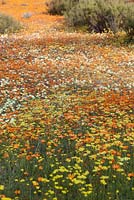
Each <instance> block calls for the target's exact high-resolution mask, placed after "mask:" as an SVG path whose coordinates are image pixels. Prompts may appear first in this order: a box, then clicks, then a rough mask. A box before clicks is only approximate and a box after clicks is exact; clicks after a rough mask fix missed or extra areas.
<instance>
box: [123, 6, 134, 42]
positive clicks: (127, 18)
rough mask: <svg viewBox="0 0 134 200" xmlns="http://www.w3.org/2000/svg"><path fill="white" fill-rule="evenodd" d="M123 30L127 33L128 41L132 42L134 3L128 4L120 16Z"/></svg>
mask: <svg viewBox="0 0 134 200" xmlns="http://www.w3.org/2000/svg"><path fill="white" fill-rule="evenodd" d="M122 19H123V24H122V27H123V30H125V32H126V33H127V38H128V40H133V41H134V3H133V4H128V5H127V6H126V9H125V10H124V12H123V14H122Z"/></svg>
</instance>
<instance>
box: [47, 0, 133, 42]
mask: <svg viewBox="0 0 134 200" xmlns="http://www.w3.org/2000/svg"><path fill="white" fill-rule="evenodd" d="M48 11H49V13H51V14H64V16H65V19H66V21H67V23H68V24H69V25H71V26H75V27H85V28H84V29H85V30H87V31H89V32H97V33H102V32H108V31H112V32H114V33H116V32H118V31H119V30H123V31H125V32H126V34H127V36H128V38H130V40H131V39H133V37H134V3H125V0H50V1H49V3H48Z"/></svg>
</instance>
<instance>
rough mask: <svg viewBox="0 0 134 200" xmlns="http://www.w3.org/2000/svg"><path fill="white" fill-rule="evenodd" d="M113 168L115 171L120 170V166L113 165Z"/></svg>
mask: <svg viewBox="0 0 134 200" xmlns="http://www.w3.org/2000/svg"><path fill="white" fill-rule="evenodd" d="M112 168H113V169H115V170H116V169H120V165H119V164H113V165H112Z"/></svg>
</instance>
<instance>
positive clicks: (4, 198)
mask: <svg viewBox="0 0 134 200" xmlns="http://www.w3.org/2000/svg"><path fill="white" fill-rule="evenodd" d="M1 200H12V199H11V198H9V197H3V198H1Z"/></svg>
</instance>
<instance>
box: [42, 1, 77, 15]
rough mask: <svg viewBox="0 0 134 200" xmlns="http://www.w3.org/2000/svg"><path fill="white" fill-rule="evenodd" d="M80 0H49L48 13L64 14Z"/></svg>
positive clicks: (47, 3) (47, 4)
mask: <svg viewBox="0 0 134 200" xmlns="http://www.w3.org/2000/svg"><path fill="white" fill-rule="evenodd" d="M78 2H79V0H48V1H47V2H46V6H47V8H48V13H50V14H52V15H55V14H57V15H63V14H64V12H65V11H67V10H69V9H71V8H72V7H73V6H74V5H75V4H76V3H78Z"/></svg>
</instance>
